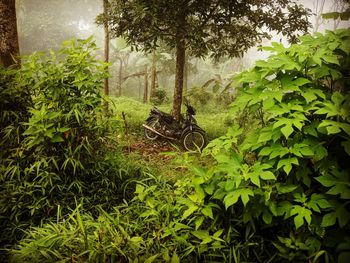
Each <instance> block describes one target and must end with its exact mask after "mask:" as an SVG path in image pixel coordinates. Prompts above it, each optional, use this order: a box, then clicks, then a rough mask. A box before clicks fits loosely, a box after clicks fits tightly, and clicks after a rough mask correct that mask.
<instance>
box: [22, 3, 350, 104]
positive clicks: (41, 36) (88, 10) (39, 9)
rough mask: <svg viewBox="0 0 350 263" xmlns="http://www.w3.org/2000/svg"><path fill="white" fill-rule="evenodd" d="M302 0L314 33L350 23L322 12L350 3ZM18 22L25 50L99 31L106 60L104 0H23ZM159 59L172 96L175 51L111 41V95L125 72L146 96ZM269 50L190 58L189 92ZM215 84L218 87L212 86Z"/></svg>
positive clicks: (161, 84)
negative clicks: (100, 18) (149, 70)
mask: <svg viewBox="0 0 350 263" xmlns="http://www.w3.org/2000/svg"><path fill="white" fill-rule="evenodd" d="M298 2H299V3H301V4H303V5H304V6H306V7H308V8H310V9H311V10H312V12H313V16H312V17H310V18H309V19H310V21H311V23H312V25H313V27H312V28H310V30H309V32H310V33H313V32H324V31H325V30H327V29H330V30H334V29H337V28H348V27H349V21H341V20H339V19H337V20H334V19H333V20H332V19H330V20H326V19H323V18H322V17H321V14H322V13H327V12H334V11H343V10H344V9H345V8H346V6H345V2H344V1H341V0H327V1H326V0H300V1H298ZM16 7H17V26H18V34H19V44H20V53H21V54H22V55H29V54H31V53H33V52H41V51H42V52H47V51H48V50H50V49H51V50H54V51H56V50H59V49H60V46H61V44H62V42H64V41H65V40H68V39H71V38H88V37H90V36H93V38H94V40H95V42H96V44H97V46H98V47H99V49H98V50H97V53H96V56H97V57H98V58H99V59H101V60H102V59H103V41H104V33H103V28H102V27H99V26H97V24H96V23H95V20H96V17H97V15H99V14H101V13H102V11H103V10H102V9H103V1H102V0H101V1H96V0H60V1H56V0H17V1H16ZM271 41H278V42H282V43H283V44H285V45H288V43H287V42H286V40H285V39H284V38H283V37H282V36H281V35H276V34H275V35H274V37H273V38H272V39H271V40H268V39H266V40H265V41H263V43H261V44H262V45H269V44H270V43H271ZM153 56H155V57H156V62H157V88H158V89H163V90H165V91H166V92H167V94H168V96H169V97H170V98H171V97H172V91H173V85H174V73H175V56H174V53H173V51H172V50H169V49H167V48H165V47H160V48H159V50H157V52H156V53H155V54H145V53H140V52H133V51H131V48H130V47H128V46H127V45H126V43H125V41H124V40H123V39H121V38H118V39H111V41H110V62H111V66H110V69H109V71H110V75H111V77H110V95H117V87H118V81H120V80H118V76H122V77H121V83H122V84H121V86H122V95H123V96H130V97H134V98H136V99H140V100H141V99H142V96H143V94H142V93H143V85H144V79H143V76H142V74H141V73H142V71H143V70H144V68H145V67H147V66H149V67H150V66H151V64H152V59H153V58H154V57H153ZM267 56H268V53H266V52H262V51H258V47H256V48H251V49H250V50H248V52H247V53H246V54H245V55H244V56H243V57H242V58H235V59H222V60H221V61H219V62H218V63H213V62H212V61H211V60H210V59H209V58H208V59H206V58H204V59H199V58H193V57H188V58H187V64H186V71H187V74H185V84H184V90H185V92H186V91H187V92H189V91H190V90H191V88H194V87H203V85H206V87H208V88H211V87H210V85H208V83H213V84H212V85H214V83H220V84H221V85H223V86H225V85H227V84H229V83H230V82H231V81H232V77H233V76H234V75H235V74H236V73H237V72H240V71H242V70H243V69H245V68H249V67H251V66H252V65H253V64H254V62H255V61H256V60H258V59H264V58H266V57H267ZM212 88H213V87H212Z"/></svg>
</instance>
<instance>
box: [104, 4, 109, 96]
mask: <svg viewBox="0 0 350 263" xmlns="http://www.w3.org/2000/svg"><path fill="white" fill-rule="evenodd" d="M107 9H108V0H103V13H104V15H105V18H104V22H103V29H104V33H105V43H104V44H105V46H104V61H105V62H106V63H108V62H109V28H108V20H107V15H108V11H107ZM104 92H105V94H106V95H109V84H108V77H106V78H105V81H104Z"/></svg>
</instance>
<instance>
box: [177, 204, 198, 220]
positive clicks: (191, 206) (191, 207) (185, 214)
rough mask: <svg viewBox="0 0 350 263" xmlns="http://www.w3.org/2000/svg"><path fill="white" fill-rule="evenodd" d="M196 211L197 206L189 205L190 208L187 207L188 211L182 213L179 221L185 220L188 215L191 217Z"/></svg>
mask: <svg viewBox="0 0 350 263" xmlns="http://www.w3.org/2000/svg"><path fill="white" fill-rule="evenodd" d="M197 210H198V206H196V205H194V204H192V205H190V206H189V207H188V209H187V210H185V212H184V213H183V215H182V218H181V220H184V219H186V218H187V217H189V216H190V215H192V214H193V213H194V212H195V211H197Z"/></svg>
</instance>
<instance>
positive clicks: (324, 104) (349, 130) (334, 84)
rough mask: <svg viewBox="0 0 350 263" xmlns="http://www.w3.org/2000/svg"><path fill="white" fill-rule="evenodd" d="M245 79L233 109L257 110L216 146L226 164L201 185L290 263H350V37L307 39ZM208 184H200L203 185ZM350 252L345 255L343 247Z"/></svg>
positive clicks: (278, 48) (343, 33)
mask: <svg viewBox="0 0 350 263" xmlns="http://www.w3.org/2000/svg"><path fill="white" fill-rule="evenodd" d="M301 41H302V42H301V44H298V45H292V46H291V47H289V48H284V47H283V46H282V45H280V44H277V43H274V44H273V46H272V47H268V48H266V49H267V50H271V51H273V52H275V54H274V55H272V56H271V57H270V58H269V59H268V60H267V61H259V62H257V64H256V66H255V67H254V68H253V69H252V70H251V71H248V72H244V73H242V74H241V75H240V76H239V77H238V79H239V80H240V82H241V83H242V88H241V89H240V92H239V95H238V97H237V100H236V101H235V103H234V106H233V108H232V111H233V112H234V113H237V112H238V113H239V112H242V111H244V110H246V111H249V112H252V113H256V112H260V114H258V115H257V116H258V117H259V120H260V125H259V128H257V129H255V130H254V131H251V132H250V133H248V134H246V133H244V134H243V133H242V131H243V129H242V128H240V127H238V126H236V127H232V128H231V129H229V131H228V133H227V135H226V136H224V137H221V138H219V139H217V140H215V141H213V142H212V143H211V145H209V146H208V153H209V152H210V153H211V154H212V155H213V156H214V158H215V159H216V160H217V165H216V166H215V167H214V168H213V169H212V170H210V171H208V172H207V173H206V174H205V177H202V178H203V179H204V178H205V182H203V183H202V184H201V185H200V186H201V187H202V188H203V189H210V191H207V194H208V196H210V197H211V199H213V200H217V201H220V203H222V205H223V206H224V207H225V209H227V211H228V212H229V215H231V217H232V218H235V220H242V225H243V226H245V227H248V226H250V225H253V226H254V227H255V228H257V229H259V232H263V233H265V234H268V235H266V237H267V238H266V239H265V243H266V244H270V245H273V246H274V247H276V248H277V251H278V252H279V254H278V257H282V258H285V259H286V260H290V261H296V260H301V261H305V260H307V259H312V260H315V261H316V260H317V259H318V258H320V257H321V256H322V257H324V258H325V259H330V260H331V261H336V260H338V262H345V261H344V260H345V259H346V258H348V256H349V253H350V251H349V250H347V249H345V248H346V247H347V248H349V244H350V243H349V242H350V232H349V229H350V228H349V226H350V222H349V219H350V213H349V212H348V211H349V199H350V181H349V171H350V166H349V162H348V161H347V160H349V156H350V124H349V121H350V115H349V112H350V93H349V84H350V79H349V69H350V64H349V62H350V56H349V53H350V31H349V30H339V31H336V32H327V33H326V34H325V35H321V34H316V35H315V36H313V37H312V36H304V37H302V38H301ZM198 187H199V186H198ZM344 249H345V250H344Z"/></svg>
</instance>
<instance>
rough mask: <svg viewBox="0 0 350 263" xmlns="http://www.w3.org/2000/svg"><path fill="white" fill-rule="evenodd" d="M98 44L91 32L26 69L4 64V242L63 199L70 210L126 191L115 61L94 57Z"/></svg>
mask: <svg viewBox="0 0 350 263" xmlns="http://www.w3.org/2000/svg"><path fill="white" fill-rule="evenodd" d="M94 49H95V44H94V43H93V42H91V40H90V39H88V40H77V41H75V40H73V41H67V42H66V43H64V46H63V48H62V50H61V51H60V52H58V53H57V54H55V53H53V52H51V53H50V55H49V56H46V55H44V54H33V55H32V56H30V57H28V58H26V59H24V60H23V63H22V67H21V69H18V70H3V71H2V73H3V72H4V75H1V82H2V85H1V89H2V90H1V94H0V95H1V100H2V101H4V102H5V103H4V104H2V105H1V107H3V108H4V109H2V110H4V111H2V115H1V136H2V138H1V143H2V146H3V145H4V148H2V150H1V163H0V176H1V177H0V182H1V187H0V216H1V217H0V227H1V229H2V231H1V241H0V242H1V245H2V246H5V245H6V244H11V243H12V242H14V240H15V239H16V238H17V235H19V236H21V235H22V234H23V233H22V230H23V229H25V228H26V227H27V226H29V225H38V224H39V223H40V222H43V221H44V220H45V219H48V218H51V217H53V216H55V215H56V212H57V209H58V208H59V207H60V208H61V210H62V211H63V212H67V211H69V209H70V207H75V202H76V201H75V200H80V199H84V203H85V204H86V206H85V207H86V208H93V207H94V206H95V205H101V206H102V207H105V206H107V207H108V206H110V205H112V204H116V203H119V202H120V201H121V199H122V195H121V194H122V192H121V189H120V185H119V184H120V180H119V178H120V177H125V173H126V171H125V172H124V171H122V170H120V169H119V167H118V158H119V157H118V156H117V154H116V153H115V152H113V151H114V148H113V147H114V146H113V145H114V143H113V137H112V136H110V134H111V133H110V132H111V131H112V130H111V129H112V128H113V129H115V128H117V127H118V123H115V122H111V121H110V119H109V118H107V117H105V116H106V115H108V114H107V112H106V111H105V109H104V106H103V103H104V99H103V98H102V95H101V90H102V85H103V79H104V78H105V77H106V76H107V75H106V74H107V73H106V70H105V69H106V67H107V65H106V64H103V63H100V62H98V61H97V60H96V59H95V58H94V57H93V55H92V51H93V50H94ZM16 92H18V93H16ZM23 94H25V95H26V96H24V95H23ZM5 107H6V108H5ZM15 135H16V136H15ZM114 136H115V135H114ZM3 149H4V150H3ZM118 195H119V196H118Z"/></svg>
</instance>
